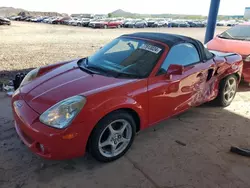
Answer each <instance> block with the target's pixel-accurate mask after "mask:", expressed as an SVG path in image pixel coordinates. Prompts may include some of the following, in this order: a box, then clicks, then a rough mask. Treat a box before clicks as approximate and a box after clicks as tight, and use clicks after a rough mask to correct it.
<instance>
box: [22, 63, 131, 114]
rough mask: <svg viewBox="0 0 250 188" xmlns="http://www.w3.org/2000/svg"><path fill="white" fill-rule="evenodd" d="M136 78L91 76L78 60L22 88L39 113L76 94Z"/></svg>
mask: <svg viewBox="0 0 250 188" xmlns="http://www.w3.org/2000/svg"><path fill="white" fill-rule="evenodd" d="M133 81H134V79H118V78H113V77H106V76H102V75H97V74H94V75H89V74H88V73H86V72H84V71H82V70H81V69H79V68H78V66H77V60H75V61H72V62H70V63H66V64H64V65H62V66H60V67H58V68H55V69H53V70H51V71H49V72H47V73H45V74H44V75H41V76H39V77H38V78H36V79H35V80H33V81H32V82H30V83H28V84H26V85H24V86H23V87H21V88H20V94H21V96H22V98H23V99H24V100H25V101H26V102H27V103H28V105H29V106H30V107H31V108H33V109H34V110H35V111H36V112H38V113H39V114H41V113H43V112H44V111H45V110H47V109H48V108H49V107H51V106H52V105H54V104H56V103H57V102H59V101H61V100H63V99H66V98H68V97H71V96H74V95H83V96H86V97H88V96H89V95H92V94H95V93H97V92H101V91H104V90H108V89H111V88H114V87H118V86H121V85H124V84H127V83H130V82H133Z"/></svg>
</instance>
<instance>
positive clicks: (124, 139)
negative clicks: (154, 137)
mask: <svg viewBox="0 0 250 188" xmlns="http://www.w3.org/2000/svg"><path fill="white" fill-rule="evenodd" d="M129 141H130V139H128V138H124V137H122V139H121V143H129Z"/></svg>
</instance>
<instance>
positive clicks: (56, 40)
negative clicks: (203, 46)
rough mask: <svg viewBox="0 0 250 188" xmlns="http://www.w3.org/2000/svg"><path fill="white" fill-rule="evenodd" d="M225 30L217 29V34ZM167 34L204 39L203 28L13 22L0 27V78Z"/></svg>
mask: <svg viewBox="0 0 250 188" xmlns="http://www.w3.org/2000/svg"><path fill="white" fill-rule="evenodd" d="M223 30H225V28H219V29H218V31H217V32H221V31H223ZM140 31H147V32H148V31H151V32H169V33H177V34H183V35H188V36H192V37H194V38H197V39H199V40H201V41H203V39H204V32H205V29H204V28H190V29H186V28H171V29H170V28H146V29H125V28H122V29H106V30H105V29H91V28H82V27H72V26H62V25H47V24H40V23H27V22H13V23H12V25H11V26H1V27H0V36H1V40H0V64H1V67H0V78H2V79H3V78H10V77H13V74H11V73H13V72H14V73H15V71H23V70H26V69H29V68H33V67H38V66H43V65H48V64H52V63H55V62H58V61H63V60H69V59H73V58H77V57H84V56H88V55H90V54H92V53H93V52H95V51H96V50H97V49H99V48H100V47H101V46H103V45H104V44H106V43H107V42H109V41H110V40H112V39H114V38H115V37H118V36H120V35H122V34H125V33H133V32H140Z"/></svg>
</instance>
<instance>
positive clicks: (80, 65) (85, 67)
mask: <svg viewBox="0 0 250 188" xmlns="http://www.w3.org/2000/svg"><path fill="white" fill-rule="evenodd" d="M83 60H85V64H86V63H87V62H88V60H87V58H83V59H80V60H78V61H77V65H78V67H79V68H80V69H81V70H82V71H84V72H86V73H88V74H90V75H91V76H93V74H97V73H96V72H94V71H92V70H90V69H88V68H87V66H84V65H82V64H81V63H82V62H83Z"/></svg>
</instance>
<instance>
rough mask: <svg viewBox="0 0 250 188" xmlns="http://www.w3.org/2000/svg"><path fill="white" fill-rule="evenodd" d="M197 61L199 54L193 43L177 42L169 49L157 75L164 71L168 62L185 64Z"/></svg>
mask: <svg viewBox="0 0 250 188" xmlns="http://www.w3.org/2000/svg"><path fill="white" fill-rule="evenodd" d="M197 62H200V56H199V53H198V51H197V49H196V48H195V46H194V45H192V44H190V43H182V44H178V45H176V46H173V47H172V48H171V49H170V51H169V53H168V55H167V57H166V59H165V61H164V62H163V64H162V66H161V68H160V70H159V71H158V75H159V74H164V73H166V72H167V70H168V67H169V65H170V64H177V65H183V66H187V65H190V64H193V63H197Z"/></svg>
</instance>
